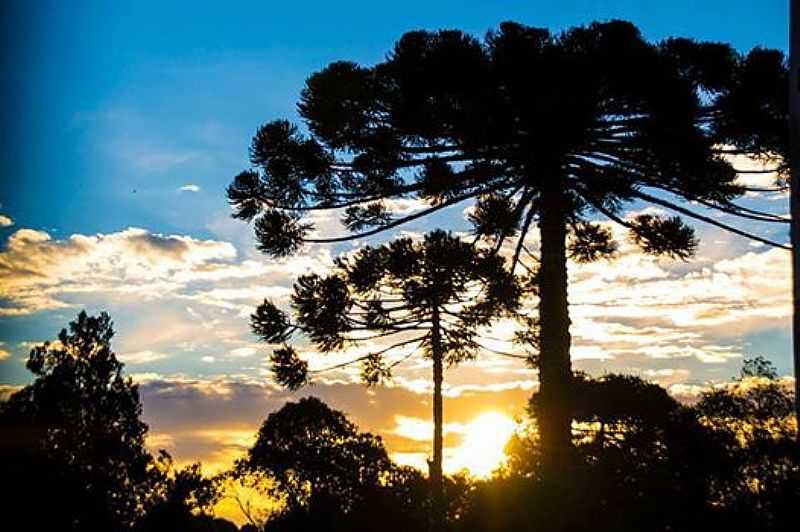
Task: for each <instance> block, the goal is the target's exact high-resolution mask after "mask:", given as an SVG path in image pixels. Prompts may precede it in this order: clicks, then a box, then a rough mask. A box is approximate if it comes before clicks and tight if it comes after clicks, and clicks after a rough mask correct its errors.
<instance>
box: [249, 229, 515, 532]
mask: <svg viewBox="0 0 800 532" xmlns="http://www.w3.org/2000/svg"><path fill="white" fill-rule="evenodd" d="M518 301H519V289H518V287H517V285H516V283H515V281H514V277H513V276H512V275H511V274H510V272H508V271H507V270H506V269H505V267H504V264H503V259H502V258H501V257H500V256H498V255H496V254H491V253H483V252H479V251H477V250H476V249H475V248H474V247H473V246H472V245H470V244H469V243H466V242H463V241H461V240H459V239H458V238H456V237H454V236H451V235H449V234H447V233H445V232H444V231H434V232H432V233H430V234H428V235H426V236H425V237H424V239H423V240H421V241H415V240H413V239H411V238H401V239H398V240H395V241H393V242H391V243H390V244H387V245H384V246H380V247H365V248H362V249H360V250H359V251H357V252H355V253H354V254H353V255H351V256H345V257H342V258H339V259H337V261H336V264H335V268H334V269H333V271H332V272H331V273H330V274H329V275H327V276H325V277H320V276H318V275H315V274H312V275H306V276H303V277H300V278H299V279H298V281H297V283H296V284H295V289H294V294H293V296H292V308H293V311H294V312H293V314H294V318H293V319H291V318H290V317H289V316H288V315H287V314H286V313H284V312H283V311H281V310H280V309H278V308H277V307H276V306H275V305H274V304H273V303H271V302H270V301H265V302H264V303H263V304H262V305H261V306H260V307H259V308H258V309H257V310H256V312H255V314H253V316H252V327H253V330H254V332H255V333H256V334H258V335H259V336H260V337H261V338H262V339H263V340H264V341H266V342H269V343H281V342H287V341H289V339H290V338H291V336H292V335H293V334H295V333H297V332H302V333H303V334H304V335H305V336H307V337H308V338H309V339H310V340H311V341H313V343H314V344H315V345H316V347H317V348H319V349H320V350H321V351H322V352H330V351H336V350H342V349H345V348H348V347H359V348H361V349H363V350H366V351H367V354H364V355H362V356H358V357H355V358H353V359H352V360H350V361H347V362H345V363H343V364H337V365H335V366H331V367H329V368H326V369H332V368H340V367H343V366H345V365H348V364H353V363H360V364H361V377H362V379H363V380H364V381H365V382H366V383H368V384H376V383H378V382H380V381H381V380H383V379H386V378H390V377H391V371H392V368H394V367H395V366H397V365H398V364H400V363H402V362H403V361H405V360H407V359H409V358H411V357H413V356H415V355H419V356H424V357H426V358H428V359H430V360H431V361H432V365H433V422H434V434H433V459H432V460H431V462H430V480H431V494H432V508H433V516H432V520H433V526H434V529H436V530H442V528H443V524H444V515H445V506H444V494H443V479H442V425H443V421H442V419H443V409H442V383H443V380H444V367H445V365H447V366H452V365H455V364H458V363H459V362H462V361H464V360H470V359H473V358H475V357H476V356H477V354H478V353H479V351H480V350H481V349H485V347H483V346H482V345H481V343H480V339H479V336H478V333H479V332H480V330H481V328H482V327H485V326H488V325H489V324H490V323H491V321H492V320H493V319H495V318H498V317H501V316H503V315H507V314H509V313H512V312H513V311H514V310H515V309H516V307H517V304H518ZM272 364H273V371H274V374H275V377H276V379H277V381H278V382H279V383H281V384H283V385H285V386H287V387H289V388H298V387H300V386H302V385H303V384H305V383H306V382H307V380H308V378H309V372H310V371H309V369H308V362H307V361H306V360H303V359H301V358H300V357H299V356H298V353H297V351H296V350H295V349H294V348H293V347H290V346H288V345H284V346H283V347H280V348H278V349H276V350H275V351H274V352H273V354H272Z"/></svg>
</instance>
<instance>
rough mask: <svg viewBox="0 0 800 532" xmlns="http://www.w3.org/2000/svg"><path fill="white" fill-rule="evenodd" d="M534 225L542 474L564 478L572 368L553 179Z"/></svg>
mask: <svg viewBox="0 0 800 532" xmlns="http://www.w3.org/2000/svg"><path fill="white" fill-rule="evenodd" d="M541 199H542V208H541V211H540V219H539V230H540V233H541V252H542V253H541V255H542V258H541V268H540V271H539V281H540V284H539V325H540V337H539V343H540V353H539V398H540V402H539V405H540V411H539V413H538V423H539V434H540V438H541V445H542V455H543V467H544V471H543V473H544V475H545V476H546V477H548V478H551V479H559V478H563V477H562V473H563V472H564V471H565V469H566V468H567V466H568V464H569V459H570V456H571V454H572V453H571V450H572V415H571V412H570V409H569V406H568V400H569V393H570V390H569V388H570V384H571V382H572V368H571V366H570V358H569V349H570V342H571V338H570V334H569V326H570V319H569V308H568V303H567V253H566V237H567V224H566V212H567V209H566V200H565V198H564V195H563V192H562V191H561V188H560V184H559V183H558V181H556V180H554V182H553V183H552V184H551V185H550V186H548V187H547V188H546V189H544V190H543V191H542V197H541Z"/></svg>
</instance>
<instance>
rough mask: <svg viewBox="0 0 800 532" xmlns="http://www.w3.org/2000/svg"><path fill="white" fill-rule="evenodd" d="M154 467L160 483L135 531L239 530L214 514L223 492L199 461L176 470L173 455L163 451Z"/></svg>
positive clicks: (204, 531)
mask: <svg viewBox="0 0 800 532" xmlns="http://www.w3.org/2000/svg"><path fill="white" fill-rule="evenodd" d="M155 466H156V467H155V468H154V476H156V477H157V478H158V482H157V484H156V486H155V488H154V490H153V493H152V495H151V497H150V500H149V501H148V508H147V510H146V512H145V515H144V517H143V518H142V519H140V520H139V521H138V522H137V523H136V527H135V528H134V530H135V531H136V532H150V531H152V532H157V531H162V530H182V531H184V530H185V531H197V532H201V531H202V532H206V531H208V532H212V531H220V532H222V531H227V530H237V528H236V526H235V525H233V523H230V522H229V521H225V520H222V519H215V518H214V517H213V516H212V515H211V509H212V508H213V506H214V504H215V503H216V502H217V501H218V500H219V498H220V496H221V493H220V489H219V486H218V482H217V480H216V479H213V478H207V477H204V476H203V473H202V471H201V466H200V464H199V463H194V464H190V465H187V466H185V467H183V468H181V469H176V468H175V465H174V462H173V460H172V457H171V456H170V455H169V453H167V452H166V451H163V450H162V451H161V452H160V454H159V457H158V459H157V460H156V464H155Z"/></svg>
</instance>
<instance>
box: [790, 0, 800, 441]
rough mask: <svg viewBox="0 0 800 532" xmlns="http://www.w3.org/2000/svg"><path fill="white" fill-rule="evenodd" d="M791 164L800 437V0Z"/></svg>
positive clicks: (794, 30)
mask: <svg viewBox="0 0 800 532" xmlns="http://www.w3.org/2000/svg"><path fill="white" fill-rule="evenodd" d="M788 93H789V164H790V166H791V170H792V173H791V181H790V186H791V201H790V204H791V206H790V210H791V216H792V225H791V239H792V270H793V272H792V283H793V284H792V292H793V294H794V316H793V320H792V336H793V338H792V345H793V352H794V401H795V402H794V406H795V416H796V420H797V439H798V441H800V312H798V309H800V0H792V1H791V5H790V7H789V91H788Z"/></svg>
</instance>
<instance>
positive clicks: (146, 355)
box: [117, 350, 168, 365]
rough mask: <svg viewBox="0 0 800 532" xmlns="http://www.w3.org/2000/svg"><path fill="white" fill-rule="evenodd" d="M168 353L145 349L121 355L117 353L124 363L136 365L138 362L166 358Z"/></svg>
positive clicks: (150, 361) (144, 362) (145, 362)
mask: <svg viewBox="0 0 800 532" xmlns="http://www.w3.org/2000/svg"><path fill="white" fill-rule="evenodd" d="M167 356H168V355H166V354H164V353H157V352H155V351H150V350H145V351H138V352H136V353H123V354H121V355H117V358H119V360H120V361H122V362H124V363H125V364H129V365H138V364H149V363H152V362H156V361H158V360H163V359H165V358H167Z"/></svg>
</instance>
